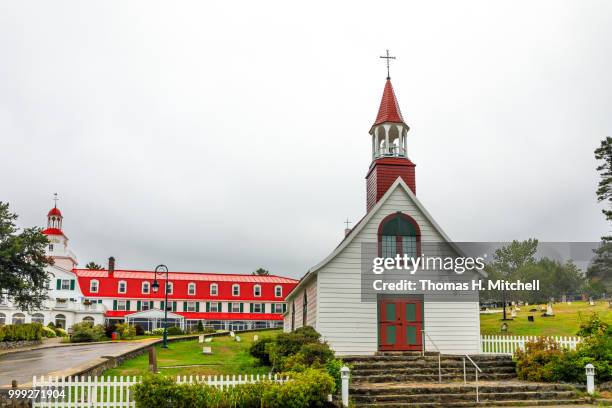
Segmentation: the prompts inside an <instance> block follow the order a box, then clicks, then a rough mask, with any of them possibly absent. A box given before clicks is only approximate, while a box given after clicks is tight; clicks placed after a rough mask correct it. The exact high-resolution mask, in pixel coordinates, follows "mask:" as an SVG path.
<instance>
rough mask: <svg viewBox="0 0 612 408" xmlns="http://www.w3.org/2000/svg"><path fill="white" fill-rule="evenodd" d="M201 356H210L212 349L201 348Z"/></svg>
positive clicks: (207, 347)
mask: <svg viewBox="0 0 612 408" xmlns="http://www.w3.org/2000/svg"><path fill="white" fill-rule="evenodd" d="M202 354H212V347H209V346H204V347H202Z"/></svg>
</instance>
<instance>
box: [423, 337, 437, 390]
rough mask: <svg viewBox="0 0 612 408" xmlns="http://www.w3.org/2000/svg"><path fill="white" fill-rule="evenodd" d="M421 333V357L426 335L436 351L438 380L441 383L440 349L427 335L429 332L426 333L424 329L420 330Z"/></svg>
mask: <svg viewBox="0 0 612 408" xmlns="http://www.w3.org/2000/svg"><path fill="white" fill-rule="evenodd" d="M421 333H423V336H422V341H423V357H425V343H426V341H425V337H427V338H428V339H429V341H430V342H431V344H433V346H434V347H435V348H436V351H437V352H438V382H439V383H441V382H442V361H441V357H440V355H441V354H442V353H440V349H439V348H438V345H437V344H436V343H435V342H434V341H433V340H432V339H431V337H429V334H427V332H426V331H425V330H421Z"/></svg>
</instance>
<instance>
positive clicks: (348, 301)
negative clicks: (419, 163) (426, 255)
mask: <svg viewBox="0 0 612 408" xmlns="http://www.w3.org/2000/svg"><path fill="white" fill-rule="evenodd" d="M397 211H401V212H403V213H406V214H408V215H410V216H411V217H413V218H414V219H415V221H416V222H417V223H418V225H419V228H420V230H421V241H422V242H443V241H444V238H443V237H442V236H441V235H440V234H439V233H438V232H437V230H436V229H435V228H434V226H433V225H432V224H431V222H429V220H427V218H426V217H425V216H424V215H423V213H422V212H421V211H420V210H419V209H418V207H417V206H416V204H415V203H414V202H413V201H412V200H411V198H410V197H409V196H408V194H407V193H406V192H405V191H404V190H403V189H402V187H401V186H398V187H397V188H396V189H395V190H394V191H393V192H392V193H391V195H390V196H389V197H388V199H387V201H386V202H385V203H384V204H383V205H382V206H381V207H380V208H379V209H378V211H377V212H376V214H374V215H373V217H372V218H371V219H370V220H369V221H368V223H367V224H366V225H364V227H363V229H362V230H361V231H359V233H358V234H357V236H355V237H354V238H353V240H352V241H351V242H350V243H349V244H348V245H347V247H346V248H344V250H343V251H342V252H340V253H339V254H337V255H336V256H335V257H334V258H333V259H332V260H330V261H329V263H327V264H326V265H325V266H323V267H322V268H321V269H320V270H319V271H318V272H317V278H318V281H317V283H318V302H317V303H318V305H317V330H318V331H319V332H320V333H321V334H322V335H323V337H324V339H325V340H327V341H328V342H329V343H330V345H331V347H332V348H333V349H334V350H335V351H336V352H337V353H338V354H340V355H348V354H372V353H374V352H376V351H377V349H378V333H377V320H378V319H377V304H376V303H375V302H368V303H365V302H361V244H362V242H370V243H375V242H377V240H378V226H379V224H380V222H381V221H382V220H383V219H384V218H385V217H386V216H388V215H389V214H392V213H395V212H397ZM298 298H299V297H298ZM296 306H297V305H296ZM424 316H425V323H424V325H425V329H426V330H427V331H428V332H430V336H431V337H432V339H433V341H434V342H435V343H436V344H437V345H438V347H440V350H441V351H442V352H444V353H459V352H472V353H474V352H478V351H479V346H480V343H479V342H480V337H479V336H480V327H479V314H478V304H477V303H476V302H474V303H467V302H461V303H460V304H459V303H438V304H436V303H429V302H425V305H424Z"/></svg>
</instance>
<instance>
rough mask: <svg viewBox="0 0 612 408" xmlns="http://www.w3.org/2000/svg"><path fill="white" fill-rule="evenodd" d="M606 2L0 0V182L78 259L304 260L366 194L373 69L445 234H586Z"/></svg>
mask: <svg viewBox="0 0 612 408" xmlns="http://www.w3.org/2000/svg"><path fill="white" fill-rule="evenodd" d="M611 39H612V2H610V1H588V2H577V1H559V0H554V1H512V2H510V1H505V2H500V1H497V2H491V1H461V2H455V1H448V2H441V1H431V2H423V1H419V2H417V1H397V2H384V1H369V2H366V3H364V2H360V3H357V2H354V1H346V2H340V1H338V2H330V1H326V2H301V3H299V4H298V3H296V2H287V1H278V2H259V1H256V2H253V1H244V2H238V1H235V2H214V3H213V2H202V1H181V2H153V1H138V2H137V1H104V2H83V1H52V2H50V1H4V2H1V3H0V141H1V146H0V163H1V171H0V178H1V179H0V181H1V192H0V200H2V201H8V202H9V203H10V204H11V208H12V210H13V211H15V212H17V213H18V214H19V215H20V220H19V222H20V225H23V226H31V225H41V226H42V225H44V223H45V221H46V220H45V216H46V212H47V211H48V210H49V208H50V207H51V206H52V203H53V201H52V194H53V193H54V192H57V193H59V195H60V198H61V201H60V202H59V207H60V208H61V210H62V211H63V213H64V216H65V219H64V231H65V232H66V234H67V235H68V236H69V237H70V239H71V244H72V247H73V249H74V250H75V251H76V253H77V254H78V256H79V260H80V262H81V265H84V264H85V263H86V262H87V261H90V260H95V261H97V262H99V263H105V262H106V261H105V260H106V258H107V257H108V256H110V255H114V256H115V257H116V258H117V262H118V266H119V267H122V268H135V269H147V268H153V267H154V266H155V265H156V264H158V263H162V262H163V263H166V264H167V265H168V266H169V267H170V268H171V269H172V270H195V271H209V272H238V273H248V272H250V271H252V270H254V269H255V268H256V267H258V266H263V267H266V268H268V269H270V270H271V271H272V272H273V273H276V274H281V275H287V276H292V277H300V276H301V275H302V274H303V273H304V272H305V271H306V270H307V269H308V268H309V267H310V266H312V265H314V264H316V263H317V262H318V261H320V260H321V259H322V258H323V257H325V256H326V255H327V254H328V253H329V252H331V250H333V248H334V247H335V246H336V245H337V243H338V242H339V240H340V239H341V238H342V235H343V228H344V224H343V221H344V220H345V219H346V218H347V217H348V218H349V219H350V220H352V221H356V220H358V219H359V218H361V217H362V216H363V214H364V212H365V181H364V177H365V175H366V170H367V168H368V165H369V163H370V158H371V156H370V154H371V153H370V139H369V135H368V130H369V128H370V126H371V124H372V122H373V120H374V118H375V116H376V112H377V109H378V104H379V101H380V97H381V95H382V90H383V86H384V80H385V76H386V72H385V68H384V62H383V61H382V60H380V59H379V58H378V56H379V55H382V53H384V50H385V49H386V48H389V49H390V50H391V53H392V54H393V55H396V56H397V57H398V59H397V60H396V62H395V63H393V66H392V70H391V76H392V81H393V84H394V87H395V91H396V94H397V97H398V99H399V103H400V106H401V109H402V113H403V115H404V119H406V121H407V123H408V124H409V126H410V127H411V131H410V133H409V139H408V148H409V155H410V157H411V159H412V160H413V161H414V162H415V163H416V164H417V193H418V196H419V198H420V200H421V201H422V202H423V203H424V204H425V206H426V207H427V208H428V209H429V211H430V212H431V214H432V215H433V216H434V218H435V219H436V220H437V221H438V223H439V224H440V225H441V226H442V227H443V228H444V229H445V230H446V232H447V233H448V234H449V235H450V236H451V238H453V239H455V240H457V241H459V240H462V241H479V240H482V241H485V240H492V241H498V240H511V239H524V238H528V237H536V238H539V239H541V240H547V241H568V240H569V241H594V240H597V239H598V238H599V237H600V236H601V235H602V234H604V233H606V232H607V230H608V227H607V225H606V223H605V221H604V218H603V215H601V213H600V212H599V209H600V206H599V205H598V204H597V203H596V201H595V187H596V183H597V181H598V178H597V174H596V172H595V166H596V163H595V161H594V158H593V150H594V149H595V148H596V147H597V145H598V144H599V141H600V140H601V139H602V138H604V137H605V136H608V135H612V115H611V108H612V98H611V95H612V75H610V72H612V41H611Z"/></svg>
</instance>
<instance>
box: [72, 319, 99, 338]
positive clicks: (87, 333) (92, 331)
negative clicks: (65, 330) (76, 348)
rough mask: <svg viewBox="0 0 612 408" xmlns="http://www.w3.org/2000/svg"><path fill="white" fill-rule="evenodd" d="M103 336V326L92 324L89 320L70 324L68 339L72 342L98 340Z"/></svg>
mask: <svg viewBox="0 0 612 408" xmlns="http://www.w3.org/2000/svg"><path fill="white" fill-rule="evenodd" d="M104 338H105V333H104V327H103V326H102V325H100V324H98V325H95V326H94V325H93V323H91V322H81V323H75V324H73V325H72V336H71V337H70V341H72V342H73V343H82V342H90V341H100V340H102V339H104Z"/></svg>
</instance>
